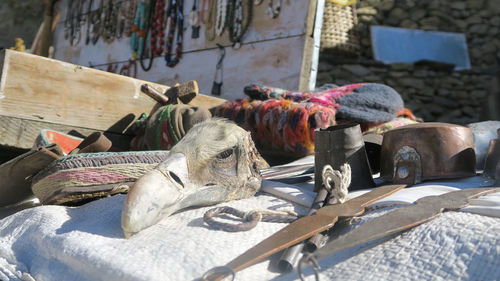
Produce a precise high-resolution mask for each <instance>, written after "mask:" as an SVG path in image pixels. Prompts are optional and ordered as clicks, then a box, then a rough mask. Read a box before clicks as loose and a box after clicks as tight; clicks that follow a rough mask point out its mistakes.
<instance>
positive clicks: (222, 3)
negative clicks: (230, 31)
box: [215, 0, 227, 36]
mask: <svg viewBox="0 0 500 281" xmlns="http://www.w3.org/2000/svg"><path fill="white" fill-rule="evenodd" d="M226 12H227V0H217V17H216V20H215V34H217V36H221V35H222V32H224V27H225V26H226Z"/></svg>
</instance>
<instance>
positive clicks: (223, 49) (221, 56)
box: [216, 43, 226, 69]
mask: <svg viewBox="0 0 500 281" xmlns="http://www.w3.org/2000/svg"><path fill="white" fill-rule="evenodd" d="M217 47H219V50H220V53H221V55H220V57H219V60H218V61H217V65H216V68H217V69H219V68H221V67H222V61H223V60H224V57H225V56H226V48H224V46H222V45H221V44H219V43H217Z"/></svg>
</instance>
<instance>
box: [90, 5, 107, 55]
mask: <svg viewBox="0 0 500 281" xmlns="http://www.w3.org/2000/svg"><path fill="white" fill-rule="evenodd" d="M103 2H104V0H101V2H100V3H99V8H98V9H97V10H95V11H93V12H92V15H91V16H90V20H91V21H92V45H95V44H96V43H97V41H98V40H99V37H100V35H101V26H102V17H101V14H102V11H103V8H104V7H103Z"/></svg>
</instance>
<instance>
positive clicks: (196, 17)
mask: <svg viewBox="0 0 500 281" xmlns="http://www.w3.org/2000/svg"><path fill="white" fill-rule="evenodd" d="M196 1H197V0H193V7H192V8H191V13H189V25H191V38H193V39H196V38H199V37H200V13H199V12H198V10H197V9H196Z"/></svg>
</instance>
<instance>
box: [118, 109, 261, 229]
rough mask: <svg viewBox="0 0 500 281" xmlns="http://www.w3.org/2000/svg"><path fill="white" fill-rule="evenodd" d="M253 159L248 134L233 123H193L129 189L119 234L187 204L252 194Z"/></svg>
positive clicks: (256, 177)
mask: <svg viewBox="0 0 500 281" xmlns="http://www.w3.org/2000/svg"><path fill="white" fill-rule="evenodd" d="M258 160H259V153H258V152H257V150H256V148H255V146H254V143H253V141H252V139H251V137H250V133H249V132H247V131H245V130H243V129H242V128H240V127H239V126H237V125H236V124H235V123H232V122H230V121H227V120H224V119H218V118H213V119H208V120H206V121H203V122H201V123H199V124H196V125H195V126H194V127H192V128H191V129H190V130H189V131H188V133H187V134H186V135H185V136H184V137H183V138H182V139H181V141H180V142H179V143H177V144H176V145H175V146H174V147H173V148H172V149H171V151H170V153H169V156H168V158H167V159H166V160H165V161H164V162H162V163H160V164H159V165H158V166H157V167H156V168H155V169H154V170H152V171H150V172H149V173H147V174H145V175H144V176H142V177H141V178H139V179H138V180H137V182H136V183H135V184H134V186H133V187H132V188H131V189H130V191H129V193H128V195H127V198H126V200H125V203H124V206H123V210H122V229H123V231H124V233H125V236H126V237H129V236H130V235H132V234H134V233H136V232H139V231H140V230H142V229H144V228H146V227H149V226H151V225H153V224H155V223H157V222H158V221H159V220H160V219H161V218H164V217H167V216H169V215H171V214H173V213H174V212H176V211H179V210H181V209H184V208H187V207H191V206H206V205H213V204H217V203H220V202H224V201H229V200H234V199H241V198H246V197H250V196H252V195H254V194H255V193H256V192H257V190H258V189H259V188H260V186H261V176H260V172H259V169H258Z"/></svg>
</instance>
